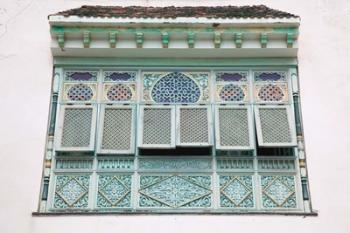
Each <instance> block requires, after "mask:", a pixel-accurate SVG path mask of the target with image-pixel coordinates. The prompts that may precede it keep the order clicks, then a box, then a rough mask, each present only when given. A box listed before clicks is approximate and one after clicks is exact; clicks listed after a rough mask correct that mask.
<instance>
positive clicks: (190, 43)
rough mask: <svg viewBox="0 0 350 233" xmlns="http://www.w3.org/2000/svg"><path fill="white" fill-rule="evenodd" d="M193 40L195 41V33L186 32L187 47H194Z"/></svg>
mask: <svg viewBox="0 0 350 233" xmlns="http://www.w3.org/2000/svg"><path fill="white" fill-rule="evenodd" d="M194 42H195V34H194V32H189V33H188V34H187V44H188V47H189V48H191V49H192V48H194Z"/></svg>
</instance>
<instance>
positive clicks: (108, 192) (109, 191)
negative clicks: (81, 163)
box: [96, 175, 131, 208]
mask: <svg viewBox="0 0 350 233" xmlns="http://www.w3.org/2000/svg"><path fill="white" fill-rule="evenodd" d="M96 205H97V207H98V208H113V207H130V206H131V175H99V176H98V193H97V204H96Z"/></svg>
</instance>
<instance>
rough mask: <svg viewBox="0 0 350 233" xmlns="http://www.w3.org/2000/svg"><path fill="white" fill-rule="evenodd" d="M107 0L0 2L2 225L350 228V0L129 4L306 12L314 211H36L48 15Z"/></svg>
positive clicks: (305, 99)
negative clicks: (262, 213)
mask: <svg viewBox="0 0 350 233" xmlns="http://www.w3.org/2000/svg"><path fill="white" fill-rule="evenodd" d="M127 3H128V1H118V0H115V1H112V0H110V1H106V0H100V1H97V0H95V1H94V0H86V1H80V0H1V2H0V79H1V92H0V104H1V114H0V124H1V125H0V137H1V140H0V145H1V151H0V173H1V176H0V183H1V192H0V232H3V233H10V232H11V233H17V232H21V233H23V232H28V233H34V232H38V233H39V232H42V233H44V232H45V233H51V232H59V233H62V232H84V233H90V232H99V233H100V232H123V233H128V232H142V233H146V232H152V233H158V232H167V233H172V232H201V233H204V232H217V233H221V232H240V233H244V232H260V233H263V232H269V233H273V232H298V233H302V232H307V233H312V232H317V233H321V232H332V233H338V232H339V233H342V232H349V227H350V223H349V211H350V201H349V197H350V186H349V185H348V183H349V179H350V169H349V164H350V156H349V151H348V146H349V144H350V134H349V129H350V121H349V119H350V117H349V115H350V105H349V99H350V71H349V70H350V69H349V68H348V67H349V64H350V43H349V42H350V24H349V22H350V2H349V1H348V0H338V1H331V0H309V1H293V0H288V1H286V0H283V1H281V0H270V1H252V0H235V1H233V0H231V1H229V0H220V1H219V0H210V1H209V0H202V1H199V0H196V1H188V0H187V1H185V0H177V1H176V0H174V1H171V2H170V1H156V0H154V1H153V0H143V1H140V0H135V1H132V4H133V5H145V6H156V5H157V6H165V5H170V4H174V5H178V6H181V5H228V4H231V5H246V4H266V5H267V6H269V7H272V8H276V9H280V10H283V11H287V12H291V13H293V14H297V15H300V16H301V18H302V21H301V27H300V37H299V48H300V49H299V63H300V66H299V69H300V79H301V102H302V111H303V118H304V128H305V139H306V152H307V157H308V158H307V159H308V161H307V162H308V166H309V176H310V177H309V178H310V186H311V195H312V201H313V206H314V208H315V209H316V210H318V211H319V216H318V217H307V218H303V217H295V216H235V215H233V216H228V215H224V216H210V215H206V216H198V215H177V216H176V215H175V216H171V215H165V216H159V215H150V216H142V215H140V216H118V215H116V216H85V217H84V216H80V217H79V216H70V217H68V216H64V217H63V216H62V217H32V216H31V213H32V211H35V210H36V208H37V203H38V195H39V188H40V179H41V172H42V159H43V152H44V144H45V132H46V128H47V116H48V107H49V94H50V85H51V83H50V81H51V73H52V58H51V54H50V49H49V47H50V36H49V25H48V21H47V15H48V14H50V13H55V12H57V11H61V10H66V9H69V8H73V7H78V6H80V5H83V4H91V5H94V4H103V5H125V4H127Z"/></svg>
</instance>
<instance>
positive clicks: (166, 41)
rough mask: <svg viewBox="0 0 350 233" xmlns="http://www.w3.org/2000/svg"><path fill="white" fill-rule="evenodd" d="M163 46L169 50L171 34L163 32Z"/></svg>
mask: <svg viewBox="0 0 350 233" xmlns="http://www.w3.org/2000/svg"><path fill="white" fill-rule="evenodd" d="M162 45H163V48H168V46H169V33H167V32H162Z"/></svg>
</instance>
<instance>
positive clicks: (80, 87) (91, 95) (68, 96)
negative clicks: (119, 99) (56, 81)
mask: <svg viewBox="0 0 350 233" xmlns="http://www.w3.org/2000/svg"><path fill="white" fill-rule="evenodd" d="M96 96H97V85H96V84H95V83H82V82H80V83H65V84H64V86H63V95H62V99H63V101H69V102H90V101H94V100H96Z"/></svg>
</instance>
